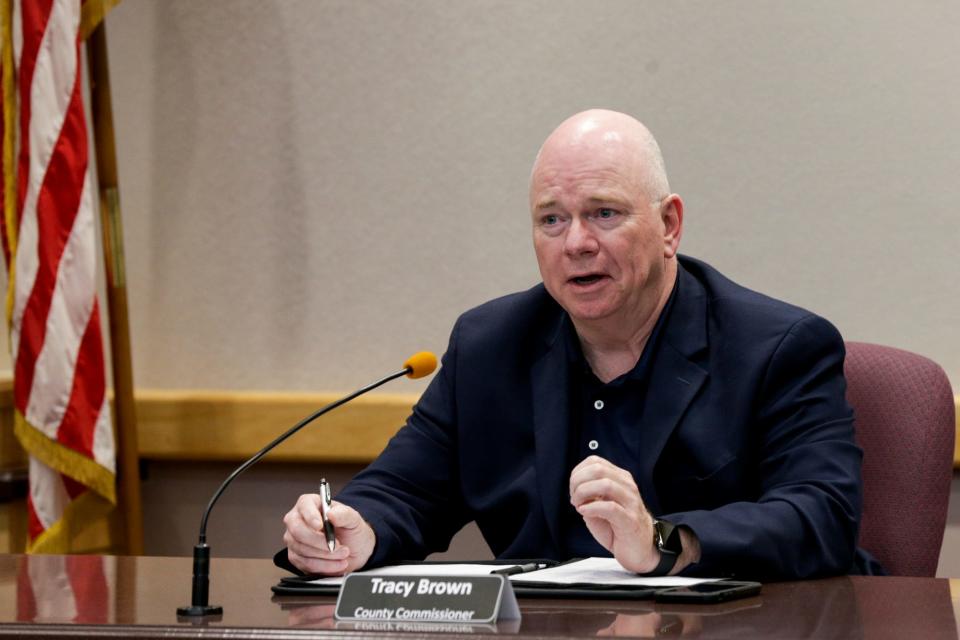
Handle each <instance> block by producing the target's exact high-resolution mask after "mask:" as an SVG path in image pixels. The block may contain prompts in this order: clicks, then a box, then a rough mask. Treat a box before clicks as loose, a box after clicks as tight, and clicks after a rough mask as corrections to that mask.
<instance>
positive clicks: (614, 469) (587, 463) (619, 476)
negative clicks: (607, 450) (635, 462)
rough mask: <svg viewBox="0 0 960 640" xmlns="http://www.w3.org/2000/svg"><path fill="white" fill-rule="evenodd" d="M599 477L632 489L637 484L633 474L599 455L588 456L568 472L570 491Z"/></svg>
mask: <svg viewBox="0 0 960 640" xmlns="http://www.w3.org/2000/svg"><path fill="white" fill-rule="evenodd" d="M601 478H609V479H611V480H613V481H615V482H617V483H619V484H623V485H624V486H628V487H633V488H634V489H635V488H636V486H637V485H636V483H635V482H634V480H633V475H631V473H630V472H629V471H627V470H626V469H621V468H620V467H618V466H616V465H615V464H613V463H611V462H610V461H609V460H605V459H604V458H601V457H600V456H588V457H587V458H585V459H584V460H583V461H581V462H580V464H578V465H577V466H575V467H574V468H573V471H571V472H570V493H571V494H572V493H573V492H574V490H575V489H576V488H577V486H578V485H581V484H583V483H585V482H589V481H591V480H599V479H601ZM638 493H639V491H638Z"/></svg>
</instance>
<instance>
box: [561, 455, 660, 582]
mask: <svg viewBox="0 0 960 640" xmlns="http://www.w3.org/2000/svg"><path fill="white" fill-rule="evenodd" d="M570 503H571V504H572V505H573V507H574V508H575V509H576V510H577V513H579V514H580V515H581V516H583V521H584V523H586V525H587V529H588V530H589V531H590V533H591V534H592V535H593V537H594V538H595V539H596V541H597V542H599V543H600V544H601V546H603V548H604V549H606V550H607V551H609V552H611V553H612V554H613V557H614V558H616V559H617V561H618V562H619V563H620V564H622V565H623V566H624V568H626V569H629V570H630V571H634V572H636V573H648V572H650V571H653V570H654V569H655V568H656V567H657V563H659V561H660V552H659V551H657V548H656V546H654V544H653V516H651V515H650V512H649V511H647V507H646V505H645V504H644V503H643V498H641V497H640V490H639V489H638V488H637V483H635V482H634V481H633V476H632V475H630V473H629V472H628V471H626V470H624V469H621V468H620V467H617V466H614V465H613V464H611V463H610V462H608V461H607V460H604V459H603V458H601V457H599V456H589V457H587V458H586V459H584V460H583V462H581V463H580V464H578V465H577V466H576V467H574V468H573V471H572V472H571V473H570Z"/></svg>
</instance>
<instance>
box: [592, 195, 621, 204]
mask: <svg viewBox="0 0 960 640" xmlns="http://www.w3.org/2000/svg"><path fill="white" fill-rule="evenodd" d="M587 200H588V201H589V202H593V203H596V204H619V205H628V204H630V203H629V202H628V201H627V200H626V199H625V198H622V197H620V196H618V195H615V194H612V193H611V194H600V195H596V196H590V197H589V198H587Z"/></svg>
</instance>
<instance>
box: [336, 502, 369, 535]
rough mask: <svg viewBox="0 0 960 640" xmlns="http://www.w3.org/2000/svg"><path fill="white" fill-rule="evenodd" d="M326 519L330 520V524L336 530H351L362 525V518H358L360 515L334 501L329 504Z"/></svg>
mask: <svg viewBox="0 0 960 640" xmlns="http://www.w3.org/2000/svg"><path fill="white" fill-rule="evenodd" d="M328 517H329V518H330V523H331V524H333V526H334V527H336V528H338V529H348V530H351V529H356V528H357V527H359V526H360V525H361V524H363V518H362V517H360V514H359V513H357V511H356V510H355V509H351V508H350V507H348V506H346V505H345V504H341V503H339V502H337V501H336V500H334V501H333V502H331V503H330V511H329V513H328Z"/></svg>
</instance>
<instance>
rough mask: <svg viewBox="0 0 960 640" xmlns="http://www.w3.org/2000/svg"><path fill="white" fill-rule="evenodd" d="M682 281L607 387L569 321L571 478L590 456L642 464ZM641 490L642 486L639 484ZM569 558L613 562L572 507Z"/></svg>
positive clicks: (567, 516)
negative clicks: (661, 353)
mask: <svg viewBox="0 0 960 640" xmlns="http://www.w3.org/2000/svg"><path fill="white" fill-rule="evenodd" d="M679 283H680V279H679V278H677V282H676V284H675V285H674V288H673V292H672V293H671V294H670V298H669V299H668V300H667V304H666V305H665V306H664V308H663V311H662V312H661V313H660V317H659V318H658V319H657V323H656V325H654V327H653V331H652V332H651V333H650V337H649V338H648V339H647V344H646V345H645V346H644V348H643V353H642V354H641V355H640V359H639V360H637V364H636V365H634V367H633V369H631V370H630V371H627V372H626V373H624V374H623V375H621V376H619V377H617V378H615V379H613V380H611V381H610V382H607V383H606V384H604V383H603V382H601V381H600V379H599V378H597V376H595V375H594V373H593V371H592V370H591V369H590V365H589V363H587V360H586V358H585V356H584V355H583V349H582V348H581V346H580V339H579V338H578V336H577V332H576V329H575V328H574V326H573V321H572V320H570V317H569V316H567V317H566V318H565V319H564V322H565V325H566V326H565V327H564V334H565V340H566V349H567V358H568V359H569V361H570V363H571V366H570V371H571V375H570V380H569V384H570V393H569V399H570V412H569V415H570V420H571V429H570V437H571V441H570V447H569V449H568V450H569V451H570V455H571V459H570V460H568V462H567V474H568V476H569V473H570V472H571V471H573V468H574V467H575V466H577V465H578V464H580V462H581V461H582V460H583V459H584V458H586V457H587V456H590V455H597V456H600V457H601V458H604V459H606V460H608V461H610V462H611V463H612V464H614V465H616V466H618V467H620V468H622V469H627V470H630V469H634V468H636V466H637V461H638V459H639V453H640V452H639V450H638V447H639V441H640V429H641V428H642V425H641V424H640V422H641V416H642V415H643V406H644V402H645V401H646V390H647V386H648V382H649V380H650V371H651V370H652V367H653V363H654V362H655V361H656V354H657V351H658V350H659V348H660V342H661V336H662V335H663V327H664V325H665V324H666V323H667V322H668V318H669V316H670V311H671V309H672V308H673V301H674V299H675V298H676V297H677V289H678V288H679ZM638 484H639V483H638ZM563 525H564V526H563V533H562V535H563V545H564V546H565V552H566V557H568V558H585V557H590V556H609V555H610V552H608V551H607V550H606V549H604V548H603V547H601V546H600V544H599V543H598V542H597V541H596V540H595V539H594V538H593V536H592V535H591V534H590V532H589V531H588V530H587V527H586V525H585V524H584V522H583V517H582V516H581V515H580V514H579V513H577V512H576V510H575V509H574V508H573V505H571V504H570V503H569V500H568V502H567V506H566V509H565V510H564V519H563Z"/></svg>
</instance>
